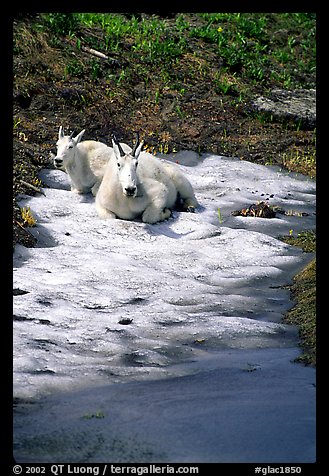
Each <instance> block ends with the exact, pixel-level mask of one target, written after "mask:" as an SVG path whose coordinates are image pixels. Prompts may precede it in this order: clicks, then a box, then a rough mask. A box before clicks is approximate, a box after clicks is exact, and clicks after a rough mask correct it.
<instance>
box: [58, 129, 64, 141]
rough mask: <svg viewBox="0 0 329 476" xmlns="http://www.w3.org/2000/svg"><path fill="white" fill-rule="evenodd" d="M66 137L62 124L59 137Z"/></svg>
mask: <svg viewBox="0 0 329 476" xmlns="http://www.w3.org/2000/svg"><path fill="white" fill-rule="evenodd" d="M63 137H64V129H63V127H62V126H59V131H58V139H59V140H60V139H62V138H63Z"/></svg>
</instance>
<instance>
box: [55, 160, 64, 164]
mask: <svg viewBox="0 0 329 476" xmlns="http://www.w3.org/2000/svg"><path fill="white" fill-rule="evenodd" d="M54 162H55V165H62V163H63V160H62V159H54Z"/></svg>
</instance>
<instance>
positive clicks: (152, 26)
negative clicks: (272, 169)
mask: <svg viewBox="0 0 329 476" xmlns="http://www.w3.org/2000/svg"><path fill="white" fill-rule="evenodd" d="M86 47H87V48H88V47H89V48H94V49H97V50H99V51H101V52H103V53H105V54H106V55H108V56H109V57H110V60H108V61H102V60H101V59H99V58H97V57H95V56H93V55H90V54H88V53H86V51H85V48H86ZM14 74H15V80H14V94H15V97H16V105H18V106H17V107H15V109H14V204H13V207H14V242H17V241H21V240H23V242H24V239H25V242H26V243H27V244H28V243H29V244H30V245H31V246H33V241H32V242H31V241H30V242H29V239H30V237H28V232H27V231H25V232H24V230H26V226H27V225H28V224H29V219H30V217H29V215H28V213H27V215H26V212H25V215H24V212H23V214H22V211H21V210H20V209H19V207H18V206H17V204H16V201H15V197H16V195H17V193H20V192H24V193H33V189H31V185H32V186H38V185H39V182H38V178H37V173H38V170H39V169H40V168H42V167H44V166H45V164H46V163H47V160H48V159H47V158H45V157H48V155H49V150H50V148H51V145H50V144H51V142H52V140H53V131H54V130H55V121H54V124H50V125H48V128H46V127H45V123H44V122H42V120H43V119H42V116H43V115H44V116H46V117H47V123H48V121H51V117H52V116H56V115H59V116H61V114H62V113H63V111H64V112H65V111H67V118H69V121H71V122H72V121H74V123H75V127H80V126H81V128H82V127H83V126H84V124H79V121H81V117H85V118H86V122H87V123H88V127H89V124H90V125H91V124H93V123H94V122H95V121H96V120H97V127H96V129H95V132H97V131H99V130H102V127H104V128H105V127H107V128H108V127H109V123H110V126H111V120H112V119H113V123H114V124H116V125H117V126H118V127H119V131H120V133H121V135H122V136H123V139H127V138H128V136H129V134H128V131H130V130H134V127H138V128H140V130H141V131H142V135H143V136H144V138H145V139H146V142H147V143H148V144H150V147H152V148H156V149H157V150H160V151H169V152H170V151H172V150H174V149H175V148H176V149H179V148H182V147H185V148H192V149H194V150H199V151H203V150H211V151H214V152H217V153H222V154H223V155H233V156H238V157H240V158H244V159H247V160H251V161H255V162H259V163H276V164H280V165H282V166H283V167H286V168H288V169H289V170H292V171H296V172H301V173H304V174H307V175H310V176H312V177H315V131H307V130H306V131H303V130H301V129H300V126H301V125H300V124H277V123H274V122H273V121H272V119H271V118H269V117H264V116H262V115H260V114H257V113H255V111H252V110H251V108H250V106H249V104H250V99H251V98H253V97H255V95H259V94H264V95H266V94H267V93H268V92H269V90H270V89H271V88H275V87H278V88H283V89H294V88H303V87H304V88H309V87H315V16H314V15H312V14H304V13H298V14H285V13H282V14H257V13H250V14H231V13H223V14H220V13H216V14H209V13H207V14H177V15H176V16H173V17H167V18H160V17H157V16H148V15H140V16H138V15H136V16H131V15H118V14H114V15H113V14H108V15H102V14H101V15H98V14H76V15H65V14H47V15H36V16H31V17H29V18H26V17H21V18H18V19H17V20H16V21H15V24H14ZM95 85H97V87H95ZM42 97H44V100H43V104H41V102H42ZM195 98H196V99H195ZM31 99H32V100H33V101H36V100H38V101H40V108H39V109H36V110H35V111H33V110H31V108H30V107H29V106H28V105H29V102H30V101H31ZM32 104H33V102H32ZM127 104H129V108H127ZM51 108H52V109H51ZM49 109H50V110H49ZM222 111H223V113H222ZM40 112H41V113H40ZM48 112H50V113H51V114H48ZM47 114H48V115H47ZM201 124H205V126H204V127H201ZM56 126H57V120H56ZM207 131H210V133H209V132H208V135H207V134H206V133H207ZM92 132H93V131H91V133H92ZM32 138H33V139H32ZM185 138H188V140H185ZM32 140H34V142H32ZM29 158H31V160H29ZM22 180H23V181H22ZM26 183H29V184H30V186H27V185H26ZM299 238H300V237H297V241H298V240H299ZM287 239H290V242H291V244H295V243H294V240H293V239H292V237H287ZM308 240H310V242H312V238H311V236H308V237H303V246H305V245H306V242H308ZM296 244H297V245H298V246H300V245H301V243H300V241H299V242H298V243H296ZM292 295H293V297H294V299H296V302H297V306H296V308H294V310H292V311H291V312H290V313H289V315H288V317H287V319H289V320H291V322H292V321H293V322H294V323H296V324H298V325H299V326H300V329H301V338H302V341H303V342H304V346H305V352H306V354H305V355H303V360H304V361H305V362H307V363H312V364H314V363H315V337H314V336H315V261H314V262H313V263H312V265H311V266H309V267H308V268H307V269H306V270H304V272H303V273H301V274H300V275H298V276H297V277H296V282H295V284H294V286H293V288H292Z"/></svg>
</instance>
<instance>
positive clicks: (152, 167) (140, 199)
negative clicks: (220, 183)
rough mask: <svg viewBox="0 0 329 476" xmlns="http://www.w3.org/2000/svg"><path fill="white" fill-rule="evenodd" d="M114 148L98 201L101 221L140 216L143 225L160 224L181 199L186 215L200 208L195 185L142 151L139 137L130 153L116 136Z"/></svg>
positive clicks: (97, 207)
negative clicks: (187, 212)
mask: <svg viewBox="0 0 329 476" xmlns="http://www.w3.org/2000/svg"><path fill="white" fill-rule="evenodd" d="M112 144H113V153H112V155H111V158H110V160H109V161H108V163H107V166H106V169H105V173H104V177H103V180H102V182H101V184H100V187H99V190H98V192H97V195H96V200H95V202H96V209H97V212H98V215H99V216H100V218H122V219H125V220H134V219H135V218H137V217H140V216H141V218H142V221H143V222H144V223H157V222H159V221H163V220H166V219H167V218H169V217H170V215H171V210H172V209H173V208H174V206H175V204H176V202H177V199H178V198H180V199H181V200H182V201H183V208H185V209H186V210H187V211H194V209H195V208H196V207H197V206H198V202H197V200H196V198H195V195H194V191H193V188H192V185H191V184H190V182H189V181H188V179H187V178H186V177H185V176H184V175H183V174H182V173H181V171H180V170H179V168H178V166H175V165H174V164H171V163H168V162H166V163H165V162H163V161H160V160H158V159H156V158H155V157H154V156H153V155H151V154H149V153H147V152H144V151H142V147H143V141H141V142H140V141H139V135H138V134H137V140H136V143H135V145H134V147H133V149H132V150H131V152H127V146H125V147H123V145H121V144H120V143H119V142H118V140H117V139H116V137H115V136H113V139H112ZM124 149H125V150H126V152H125V150H124Z"/></svg>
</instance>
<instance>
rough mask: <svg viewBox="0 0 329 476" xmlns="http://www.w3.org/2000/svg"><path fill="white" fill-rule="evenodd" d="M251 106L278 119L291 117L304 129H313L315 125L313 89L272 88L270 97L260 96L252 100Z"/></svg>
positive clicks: (314, 93)
mask: <svg viewBox="0 0 329 476" xmlns="http://www.w3.org/2000/svg"><path fill="white" fill-rule="evenodd" d="M252 106H253V107H254V108H255V109H257V110H258V111H261V112H265V113H268V114H271V115H273V117H274V118H276V119H278V120H284V119H292V120H293V121H295V122H297V123H300V126H301V127H303V128H305V129H313V128H314V127H315V126H316V90H315V89H295V90H292V91H286V90H283V89H273V90H272V91H271V94H270V97H268V98H265V97H263V96H260V97H258V98H257V99H256V100H255V101H252Z"/></svg>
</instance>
